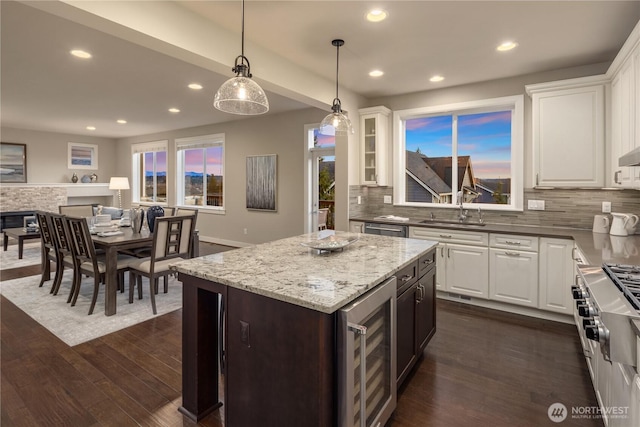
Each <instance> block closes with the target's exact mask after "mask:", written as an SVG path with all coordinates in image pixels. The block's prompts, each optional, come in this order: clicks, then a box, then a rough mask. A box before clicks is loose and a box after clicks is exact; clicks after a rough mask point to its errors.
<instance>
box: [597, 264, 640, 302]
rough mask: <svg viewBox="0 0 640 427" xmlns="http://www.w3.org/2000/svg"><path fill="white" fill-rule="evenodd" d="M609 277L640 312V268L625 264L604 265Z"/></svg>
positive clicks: (603, 267)
mask: <svg viewBox="0 0 640 427" xmlns="http://www.w3.org/2000/svg"><path fill="white" fill-rule="evenodd" d="M602 269H603V270H604V272H605V273H607V276H609V278H610V279H611V280H612V281H613V283H615V285H616V286H617V287H618V289H620V291H621V292H622V293H623V294H624V296H625V297H626V298H627V300H628V301H629V302H630V303H631V305H632V306H633V307H634V308H635V309H636V310H640V266H637V265H625V264H602Z"/></svg>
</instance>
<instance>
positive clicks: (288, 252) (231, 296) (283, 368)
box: [174, 232, 436, 427]
mask: <svg viewBox="0 0 640 427" xmlns="http://www.w3.org/2000/svg"><path fill="white" fill-rule="evenodd" d="M345 234H346V233H345ZM336 235H338V236H340V235H342V234H341V233H340V232H337V233H336ZM309 236H312V235H304V236H298V237H296V238H290V239H283V240H281V241H276V242H271V243H268V244H263V245H256V246H255V247H250V248H242V249H237V250H234V251H228V252H224V253H220V254H215V255H209V256H206V257H201V258H195V259H191V260H188V261H184V262H179V263H177V264H176V265H175V266H174V268H175V269H176V270H177V271H178V272H179V276H178V277H179V280H180V281H182V282H183V338H182V339H183V349H182V351H183V356H182V358H183V359H182V363H183V379H182V382H183V404H182V406H181V408H180V411H181V412H182V413H184V414H185V415H187V416H189V417H190V418H192V419H194V420H200V419H202V418H204V417H205V416H206V415H208V414H209V413H211V412H212V411H214V410H215V409H217V408H218V407H220V406H221V405H222V404H223V402H222V401H224V420H225V425H226V426H228V427H238V426H241V427H242V426H255V425H260V426H261V427H264V426H278V427H280V426H283V425H301V426H302V425H304V426H310V427H311V426H318V427H326V426H338V425H340V421H339V409H338V406H339V402H338V397H337V396H338V387H339V379H338V376H339V375H338V366H339V364H340V363H341V362H340V361H339V360H338V354H339V351H338V345H339V344H338V341H337V338H336V337H337V324H338V315H339V312H340V311H339V310H340V309H341V308H342V307H344V306H346V305H347V304H348V303H350V302H352V301H354V300H356V299H358V298H359V297H360V296H363V295H365V294H367V295H369V292H370V291H373V290H374V289H377V287H378V285H380V284H381V283H382V282H383V281H385V280H386V279H388V278H390V277H392V276H395V277H399V276H400V273H401V272H402V271H404V269H406V268H407V267H409V266H412V267H411V268H413V270H414V271H415V273H416V274H419V273H424V274H423V275H422V276H420V279H418V280H414V281H409V282H411V283H410V287H411V288H412V289H414V290H413V291H412V292H413V293H414V295H415V296H417V297H420V296H423V298H422V300H421V301H420V304H417V303H416V301H417V300H414V305H413V306H412V312H416V313H420V314H417V315H414V314H412V318H413V319H415V321H414V322H413V326H412V334H413V335H412V336H413V339H412V342H414V343H416V348H419V347H420V346H422V345H426V341H427V340H428V338H426V337H425V338H419V337H418V335H416V333H420V331H426V333H427V334H432V333H433V330H434V327H435V324H434V323H433V322H432V320H429V319H434V317H433V316H435V313H434V312H433V308H434V307H433V306H432V307H431V309H430V310H428V309H426V308H425V309H424V310H423V309H422V307H420V305H421V304H422V305H423V306H426V303H427V300H428V297H427V296H426V295H427V294H429V293H431V292H432V291H430V290H428V289H429V286H428V285H427V284H426V283H425V282H426V281H427V282H428V281H429V280H431V281H432V282H433V279H428V278H429V274H430V273H429V272H431V271H432V269H426V270H425V269H424V268H423V267H421V266H422V263H425V261H427V260H428V259H430V257H431V255H430V254H431V253H433V252H434V251H433V248H434V247H435V245H436V244H435V243H434V242H428V241H424V240H417V239H400V238H393V237H381V236H369V235H361V237H360V240H359V241H358V242H356V243H354V244H353V245H351V246H350V247H348V248H346V249H345V250H344V251H343V252H332V253H318V252H317V251H311V250H309V249H308V248H305V247H302V246H301V245H300V242H301V241H305V240H309V239H310V238H311V237H309ZM316 238H317V237H316ZM282 260H286V262H283V261H282ZM285 264H286V265H285ZM425 265H426V264H425ZM398 283H400V281H399V280H398ZM398 286H400V285H398ZM430 301H432V302H433V301H434V300H433V299H431V300H430ZM221 302H222V303H221ZM423 303H424V304H423ZM426 313H429V316H431V317H429V316H427V315H426ZM402 314H404V311H403V312H402V313H401V312H400V307H399V306H398V308H397V315H398V328H400V327H401V325H400V316H401V315H402ZM427 317H429V319H427V320H426V321H424V322H423V321H417V319H418V318H424V319H426V318H427ZM398 332H400V331H398ZM418 340H420V341H418ZM219 350H220V351H219ZM219 365H220V366H221V367H222V373H223V375H224V381H223V382H224V392H223V393H224V399H221V398H220V396H219V395H218V391H219V389H218V378H219V370H218V366H219ZM394 402H395V400H394ZM394 406H395V404H394Z"/></svg>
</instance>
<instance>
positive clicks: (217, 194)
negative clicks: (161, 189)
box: [176, 134, 224, 210]
mask: <svg viewBox="0 0 640 427" xmlns="http://www.w3.org/2000/svg"><path fill="white" fill-rule="evenodd" d="M176 149H177V150H178V154H177V166H178V167H177V169H178V173H177V175H178V179H177V202H178V204H179V205H183V206H203V207H204V206H206V207H209V208H211V209H213V210H223V209H224V134H216V135H205V136H197V137H193V138H182V139H177V140H176Z"/></svg>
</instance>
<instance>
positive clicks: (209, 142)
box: [175, 133, 227, 214]
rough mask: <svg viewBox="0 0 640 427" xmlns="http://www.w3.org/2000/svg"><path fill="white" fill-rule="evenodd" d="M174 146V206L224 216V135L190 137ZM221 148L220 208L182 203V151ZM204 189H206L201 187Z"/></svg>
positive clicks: (225, 151)
mask: <svg viewBox="0 0 640 427" xmlns="http://www.w3.org/2000/svg"><path fill="white" fill-rule="evenodd" d="M175 144H176V148H175V150H176V182H175V184H176V206H179V207H185V208H191V209H199V210H206V211H207V212H211V213H218V214H224V213H225V212H226V207H225V203H226V194H227V189H226V187H227V182H226V181H227V180H226V179H225V175H226V162H227V161H226V156H227V150H226V146H225V134H224V133H216V134H209V135H199V136H191V137H187V138H177V139H176V140H175ZM218 146H219V147H222V177H223V179H222V206H208V205H202V206H200V205H186V204H185V203H184V197H185V194H184V173H185V170H184V151H185V150H192V149H196V148H201V149H203V150H204V149H206V148H209V147H218ZM205 174H206V162H205ZM203 188H206V187H203Z"/></svg>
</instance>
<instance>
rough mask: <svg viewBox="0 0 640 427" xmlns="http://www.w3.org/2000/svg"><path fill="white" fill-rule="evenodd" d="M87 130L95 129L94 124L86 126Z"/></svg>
mask: <svg viewBox="0 0 640 427" xmlns="http://www.w3.org/2000/svg"><path fill="white" fill-rule="evenodd" d="M87 130H96V127H95V126H87Z"/></svg>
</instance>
